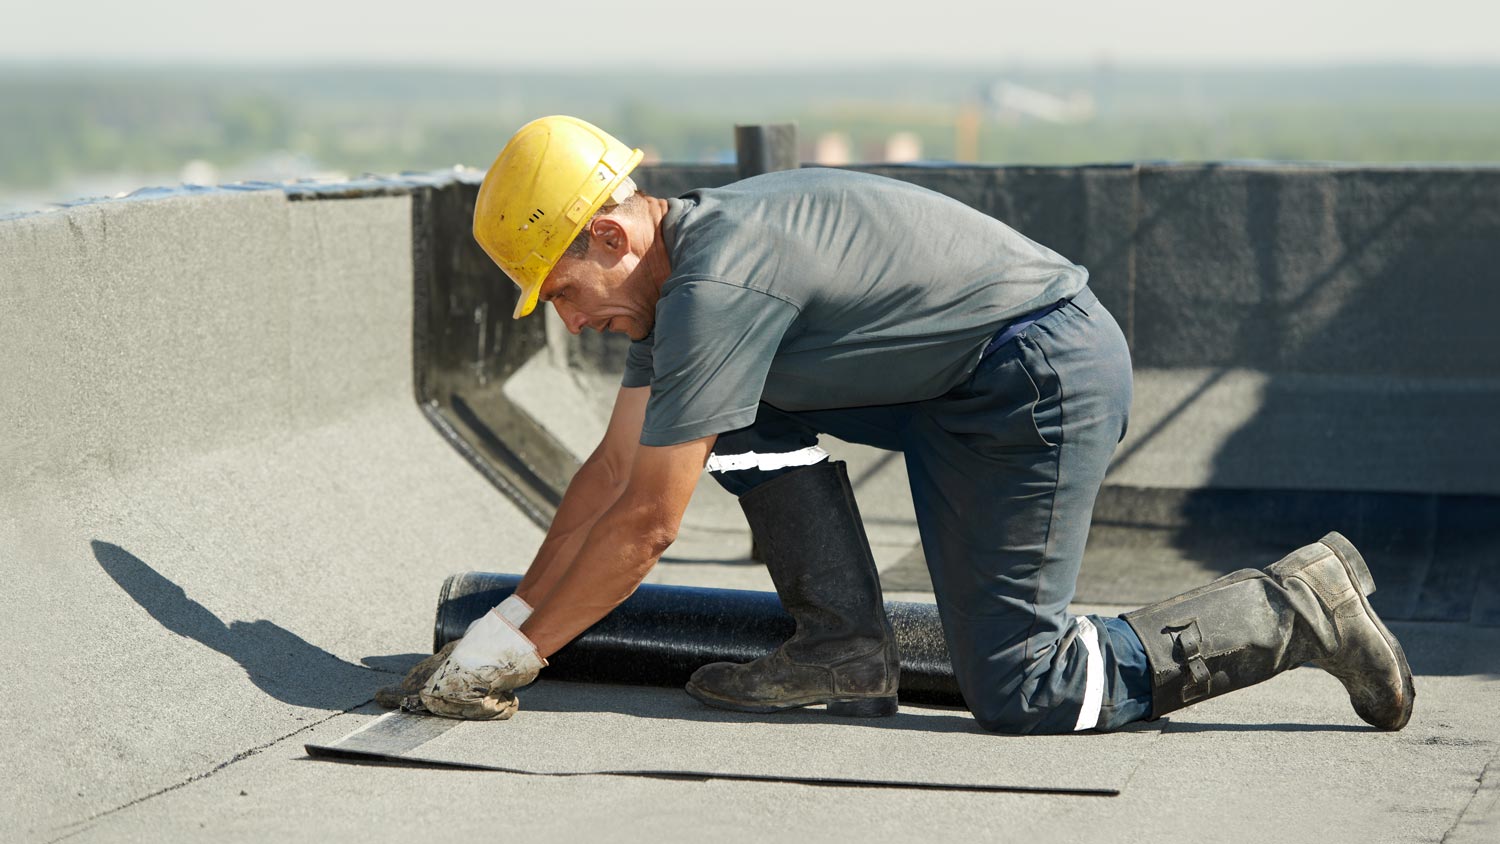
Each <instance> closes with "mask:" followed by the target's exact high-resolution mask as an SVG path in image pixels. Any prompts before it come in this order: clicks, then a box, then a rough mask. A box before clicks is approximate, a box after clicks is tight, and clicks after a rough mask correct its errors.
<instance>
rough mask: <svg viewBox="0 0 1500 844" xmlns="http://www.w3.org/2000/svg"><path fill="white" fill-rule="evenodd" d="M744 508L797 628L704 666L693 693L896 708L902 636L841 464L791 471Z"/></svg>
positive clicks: (884, 711) (833, 709) (755, 703)
mask: <svg viewBox="0 0 1500 844" xmlns="http://www.w3.org/2000/svg"><path fill="white" fill-rule="evenodd" d="M740 506H741V508H743V509H744V511H745V518H746V519H748V520H749V522H750V529H751V531H752V532H753V533H754V535H755V538H756V542H757V546H758V548H759V550H760V552H761V556H762V558H763V560H764V562H765V564H766V568H767V570H769V571H770V573H771V580H772V582H774V583H775V584H776V594H777V595H779V596H780V597H781V604H782V606H783V607H785V608H786V611H787V612H788V613H790V614H791V616H792V618H794V619H796V621H797V632H796V633H794V634H793V635H792V638H790V639H788V640H787V641H786V642H785V643H784V644H782V646H781V647H779V648H777V649H776V650H775V651H773V652H772V653H770V654H769V655H767V656H764V657H761V658H760V659H757V660H755V661H754V662H751V663H747V664H743V665H741V664H736V663H731V662H716V663H713V664H712V665H705V666H703V667H702V668H700V669H698V670H697V671H696V672H694V673H693V677H692V679H691V680H689V681H688V684H687V691H688V694H691V695H692V696H693V697H695V698H697V699H698V700H701V701H703V702H704V703H706V704H709V705H710V706H717V707H720V708H723V709H734V710H738V711H741V712H777V711H780V710H783V709H794V708H796V707H799V706H811V705H814V704H820V703H826V704H827V705H828V711H829V712H830V713H831V714H834V715H845V716H853V717H877V716H882V715H893V714H895V712H896V708H897V707H896V688H897V684H898V682H899V674H900V658H899V656H898V654H897V651H896V638H895V634H894V633H893V631H892V630H891V624H890V622H889V621H888V620H887V619H886V617H885V603H884V600H883V598H882V595H881V592H880V578H879V576H878V574H877V573H876V570H875V558H874V556H872V555H871V553H870V542H869V540H868V539H866V538H865V529H864V524H863V523H862V522H861V521H860V518H859V509H858V507H857V506H856V505H855V503H854V491H853V490H852V489H851V488H850V486H849V476H848V474H847V473H846V472H845V470H844V464H843V463H841V462H832V461H830V462H824V463H818V464H815V465H812V466H808V467H806V468H802V469H798V470H796V471H793V472H788V473H787V474H785V475H782V476H781V477H778V478H775V479H773V480H770V481H767V482H766V483H763V484H761V485H760V486H757V487H756V488H755V489H753V490H751V491H750V492H748V493H746V494H745V495H743V496H741V497H740Z"/></svg>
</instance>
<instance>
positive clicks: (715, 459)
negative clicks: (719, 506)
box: [706, 445, 828, 472]
mask: <svg viewBox="0 0 1500 844" xmlns="http://www.w3.org/2000/svg"><path fill="white" fill-rule="evenodd" d="M827 459H828V452H826V451H824V450H823V449H822V448H820V447H818V446H815V445H814V446H808V447H807V448H799V449H797V450H796V451H787V452H779V453H778V452H769V453H763V452H758V451H747V452H745V453H744V454H719V453H717V452H715V453H714V454H711V455H709V458H708V465H707V466H706V468H707V469H708V471H710V472H739V471H743V470H745V469H759V470H760V471H762V472H772V471H775V470H777V469H785V468H787V467H789V466H811V465H812V464H814V463H818V462H820V461H823V460H827Z"/></svg>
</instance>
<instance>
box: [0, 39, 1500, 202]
mask: <svg viewBox="0 0 1500 844" xmlns="http://www.w3.org/2000/svg"><path fill="white" fill-rule="evenodd" d="M1006 86H1010V87H1011V88H1012V89H1015V90H1021V91H1022V92H1023V93H1025V94H1028V95H1032V94H1039V95H1040V96H1041V97H1042V99H1044V100H1045V99H1047V98H1052V101H1054V102H1055V103H1068V104H1071V105H1073V106H1078V107H1077V108H1076V109H1074V110H1073V111H1072V112H1070V113H1068V114H1067V115H1066V116H1065V118H1062V119H1063V121H1064V122H1052V121H1053V120H1056V119H1058V118H1057V117H1056V116H1055V115H1054V116H1053V117H1052V118H1051V119H1049V118H1048V117H1047V116H1045V115H1043V116H1038V114H1036V113H1032V112H1029V111H1028V110H1027V109H1025V108H1020V109H1017V108H1015V107H1013V103H1010V101H1008V100H1006V99H1005V98H1004V97H1000V96H998V95H997V91H998V90H1000V89H1001V88H1003V87H1006ZM1023 105H1024V98H1023ZM549 113H572V114H577V115H579V116H582V117H586V118H588V119H591V120H593V121H595V122H597V123H599V124H601V125H602V126H604V127H605V128H606V129H609V130H610V131H612V132H614V133H615V134H616V135H618V136H620V137H621V138H622V139H623V140H625V141H626V142H628V143H631V144H633V145H637V146H641V147H645V148H647V149H648V151H649V152H650V153H651V154H653V155H654V156H655V157H657V158H659V159H661V160H667V161H715V160H718V161H722V160H732V155H733V148H732V146H733V141H732V137H733V133H732V126H733V124H734V123H736V122H741V123H751V122H765V121H796V122H797V123H798V124H799V127H800V130H801V136H802V138H803V141H804V146H805V153H806V155H805V156H804V157H805V158H808V159H811V158H812V157H813V153H815V152H817V148H816V142H817V140H818V139H819V138H821V137H825V136H827V135H829V134H831V133H836V134H838V135H839V136H840V137H841V138H842V139H843V140H844V141H845V144H844V146H845V147H846V149H847V150H848V156H849V159H850V160H851V161H855V162H858V161H871V160H878V159H880V158H881V157H882V156H883V155H884V154H885V151H886V150H887V149H888V148H889V147H888V146H887V144H888V143H889V140H890V138H891V136H892V135H895V134H897V133H908V136H909V137H914V138H915V140H916V141H917V142H918V143H919V149H920V157H921V158H922V159H927V160H955V159H958V158H963V159H974V160H978V161H981V162H985V163H1007V164H1074V163H1087V162H1116V161H1139V160H1228V159H1275V160H1300V161H1309V160H1313V161H1339V162H1350V163H1395V162H1495V161H1500V67H1444V68H1438V67H1388V66H1377V67H1345V68H1328V69H1284V70H1239V71H1236V70H1199V71H1190V70H1148V69H1130V68H1113V67H1108V66H1096V67H1090V68H1083V69H1076V70H1050V71H1042V70H1035V69H1027V68H1010V69H1006V68H997V69H990V70H971V71H957V70H921V69H910V68H907V69H900V68H897V69H882V70H870V71H852V70H845V71H829V72H812V71H807V72H786V73H779V74H767V73H755V74H741V75H730V74H698V73H683V74H672V73H666V72H631V71H629V70H610V71H600V72H597V73H591V74H575V75H560V74H556V75H541V74H528V73H519V72H505V71H483V72H481V71H475V72H466V71H451V70H420V69H410V70H403V69H392V68H345V69H328V68H323V69H294V70H276V71H268V70H265V69H250V68H242V69H233V68H209V67H134V68H124V69H121V68H105V67H45V66H35V65H17V64H11V65H0V189H27V190H32V191H35V190H45V189H46V188H47V187H48V186H51V185H57V184H59V183H61V182H62V181H64V180H68V179H74V180H77V179H79V178H83V177H87V176H88V175H90V174H100V173H120V172H128V173H135V174H142V177H147V176H149V177H159V178H164V179H168V180H170V179H171V178H173V177H174V176H175V174H178V173H180V172H182V168H183V167H184V165H185V164H186V163H187V162H190V161H194V160H198V161H201V162H206V163H207V164H208V165H211V166H212V168H214V170H213V171H212V172H217V173H226V174H229V175H231V176H233V177H234V178H257V177H261V176H262V175H265V176H275V175H282V176H284V175H285V174H272V173H266V174H260V173H257V171H256V166H257V164H256V162H257V161H259V160H263V159H265V158H266V157H268V156H276V155H281V156H287V155H291V156H295V157H297V159H298V160H299V161H302V162H303V166H304V167H305V168H311V169H319V170H325V171H335V172H340V173H346V174H349V175H358V174H360V173H363V172H381V173H384V172H395V171H401V170H430V169H437V168H443V167H450V166H453V165H455V164H465V165H469V166H475V167H481V168H482V167H485V166H487V165H488V163H489V161H490V160H491V158H492V157H493V156H494V155H495V153H496V152H497V151H498V149H499V147H500V145H501V144H502V143H503V142H504V140H505V138H506V137H508V136H509V134H510V133H511V132H512V131H514V130H515V128H516V127H517V126H519V125H520V124H521V123H523V122H525V121H526V120H527V119H530V118H532V117H536V116H540V115H543V114H549ZM965 127H966V128H965ZM966 133H967V134H966ZM965 139H967V140H965ZM907 148H911V144H910V143H908V145H907Z"/></svg>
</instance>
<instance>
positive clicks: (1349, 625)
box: [1123, 533, 1416, 730]
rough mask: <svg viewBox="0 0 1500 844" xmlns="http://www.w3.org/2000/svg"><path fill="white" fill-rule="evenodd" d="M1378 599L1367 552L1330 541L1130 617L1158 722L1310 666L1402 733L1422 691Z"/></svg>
mask: <svg viewBox="0 0 1500 844" xmlns="http://www.w3.org/2000/svg"><path fill="white" fill-rule="evenodd" d="M1374 591H1375V582H1374V580H1372V579H1371V578H1370V570H1369V568H1367V567H1366V566H1365V561H1364V558H1363V557H1361V556H1360V553H1359V551H1357V550H1355V548H1354V546H1353V545H1352V544H1350V543H1349V540H1347V539H1345V538H1344V537H1343V536H1342V535H1340V534H1337V533H1330V534H1328V535H1327V536H1325V537H1323V538H1322V539H1321V540H1319V541H1318V542H1316V543H1314V544H1312V545H1306V546H1303V547H1302V548H1299V549H1297V550H1296V551H1293V552H1292V553H1290V554H1288V555H1287V556H1286V557H1284V558H1282V559H1281V560H1280V561H1279V562H1277V563H1275V564H1273V565H1270V566H1267V567H1266V569H1265V570H1264V571H1256V570H1254V569H1243V570H1241V571H1237V572H1233V573H1231V574H1227V575H1225V576H1224V577H1221V578H1219V579H1218V580H1215V581H1214V582H1212V583H1210V584H1208V585H1206V586H1202V587H1200V588H1198V589H1194V590H1193V591H1191V592H1187V593H1184V594H1182V595H1178V596H1177V597H1175V598H1171V599H1169V600H1166V601H1163V602H1161V603H1159V604H1156V605H1154V606H1150V607H1145V608H1144V609H1139V610H1136V611H1135V612H1131V613H1126V614H1125V615H1124V616H1123V618H1124V619H1125V620H1126V621H1127V622H1129V623H1130V626H1131V627H1132V628H1134V630H1135V632H1136V635H1138V636H1140V637H1141V642H1142V644H1144V645H1145V647H1146V657H1147V659H1148V660H1149V661H1150V663H1151V704H1152V713H1151V715H1152V718H1159V717H1161V716H1162V715H1165V714H1167V713H1168V712H1173V711H1176V710H1178V709H1181V708H1183V707H1184V706H1187V705H1189V704H1193V703H1197V702H1199V701H1202V700H1207V699H1209V698H1211V697H1217V696H1219V695H1221V694H1224V693H1225V692H1230V691H1234V690H1235V689H1241V688H1244V687H1245V686H1249V685H1252V684H1255V683H1259V682H1260V681H1262V680H1267V679H1269V678H1271V677H1273V676H1275V675H1276V674H1279V673H1281V672H1283V671H1287V670H1289V669H1292V668H1296V667H1297V666H1299V665H1302V664H1303V663H1307V662H1311V663H1312V664H1314V665H1316V666H1318V667H1319V668H1322V669H1324V670H1326V671H1328V672H1329V673H1330V674H1333V675H1334V676H1335V677H1337V678H1339V680H1340V681H1341V682H1342V683H1343V684H1344V688H1345V689H1346V690H1347V691H1348V692H1349V699H1350V701H1351V702H1352V703H1353V704H1354V711H1355V712H1357V713H1358V714H1359V716H1360V717H1361V718H1363V719H1364V720H1365V721H1366V722H1368V723H1370V724H1372V725H1374V726H1376V727H1379V728H1381V729H1383V730H1399V729H1401V728H1402V727H1404V726H1406V722H1407V721H1408V720H1409V719H1410V718H1411V710H1412V701H1413V699H1414V698H1415V696H1416V690H1415V689H1414V688H1413V686H1412V678H1411V667H1410V666H1408V665H1407V663H1406V654H1405V653H1403V652H1402V650H1401V644H1400V643H1399V642H1397V641H1396V637H1395V636H1394V635H1392V634H1391V631H1390V630H1387V629H1386V626H1385V625H1384V624H1382V623H1381V621H1380V618H1379V616H1377V615H1376V614H1375V610H1373V609H1371V607H1370V602H1369V600H1367V599H1366V596H1367V595H1369V594H1370V593H1372V592H1374Z"/></svg>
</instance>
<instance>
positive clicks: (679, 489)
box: [522, 436, 717, 657]
mask: <svg viewBox="0 0 1500 844" xmlns="http://www.w3.org/2000/svg"><path fill="white" fill-rule="evenodd" d="M716 439H717V436H708V437H703V438H702V439H697V440H693V441H691V442H686V443H681V444H679V445H673V446H663V447H652V446H640V447H639V448H637V449H636V457H635V463H634V464H633V465H632V466H631V470H630V480H629V482H628V484H627V485H626V487H625V490H624V492H622V493H621V494H620V497H619V498H618V499H616V500H615V502H614V504H613V505H611V506H610V508H609V510H607V511H606V512H605V513H604V515H603V516H601V517H600V518H599V520H598V521H597V522H595V523H594V525H593V527H592V528H591V529H589V531H588V536H587V538H586V539H585V540H584V542H583V546H582V548H580V549H579V552H578V556H577V559H576V560H575V561H574V562H573V564H572V565H570V566H568V567H567V570H566V571H564V572H563V573H562V575H561V577H559V579H558V581H557V585H556V587H555V588H553V589H552V591H551V592H550V593H549V594H548V595H547V597H546V598H545V600H544V601H543V602H542V603H541V604H540V605H537V607H536V611H535V612H534V613H532V615H531V617H530V618H529V619H528V620H527V622H526V624H525V625H524V626H523V627H522V631H523V632H524V633H525V634H526V636H527V638H529V639H530V640H531V641H532V643H534V644H535V645H536V648H537V652H538V653H539V654H541V655H542V656H543V657H547V656H551V655H552V654H553V653H554V652H556V651H557V650H558V649H559V648H561V647H562V646H563V645H566V644H567V643H568V642H570V641H572V640H573V638H574V637H576V636H577V635H578V634H580V633H582V632H583V631H585V630H587V629H588V628H589V627H590V626H592V625H593V624H594V623H595V622H597V621H598V620H599V619H601V618H603V617H604V616H605V615H607V614H608V613H609V611H610V610H612V609H614V608H615V607H617V606H619V604H620V603H621V602H622V601H624V600H625V599H626V598H628V597H630V595H631V593H633V592H634V591H635V589H636V587H637V586H639V585H640V583H641V581H642V580H643V579H645V577H646V574H647V573H648V572H650V571H651V567H652V566H654V565H655V564H656V561H657V558H659V557H660V556H661V555H662V553H663V552H664V551H666V550H667V547H668V546H670V545H671V544H672V541H673V540H674V539H676V538H677V529H678V527H679V526H681V524H682V514H683V512H684V511H685V510H686V509H687V505H688V501H689V499H691V498H692V495H693V488H694V487H695V486H697V483H698V479H699V477H701V476H702V474H703V464H704V463H706V462H707V461H708V455H709V452H710V451H712V450H713V445H714V440H716Z"/></svg>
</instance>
